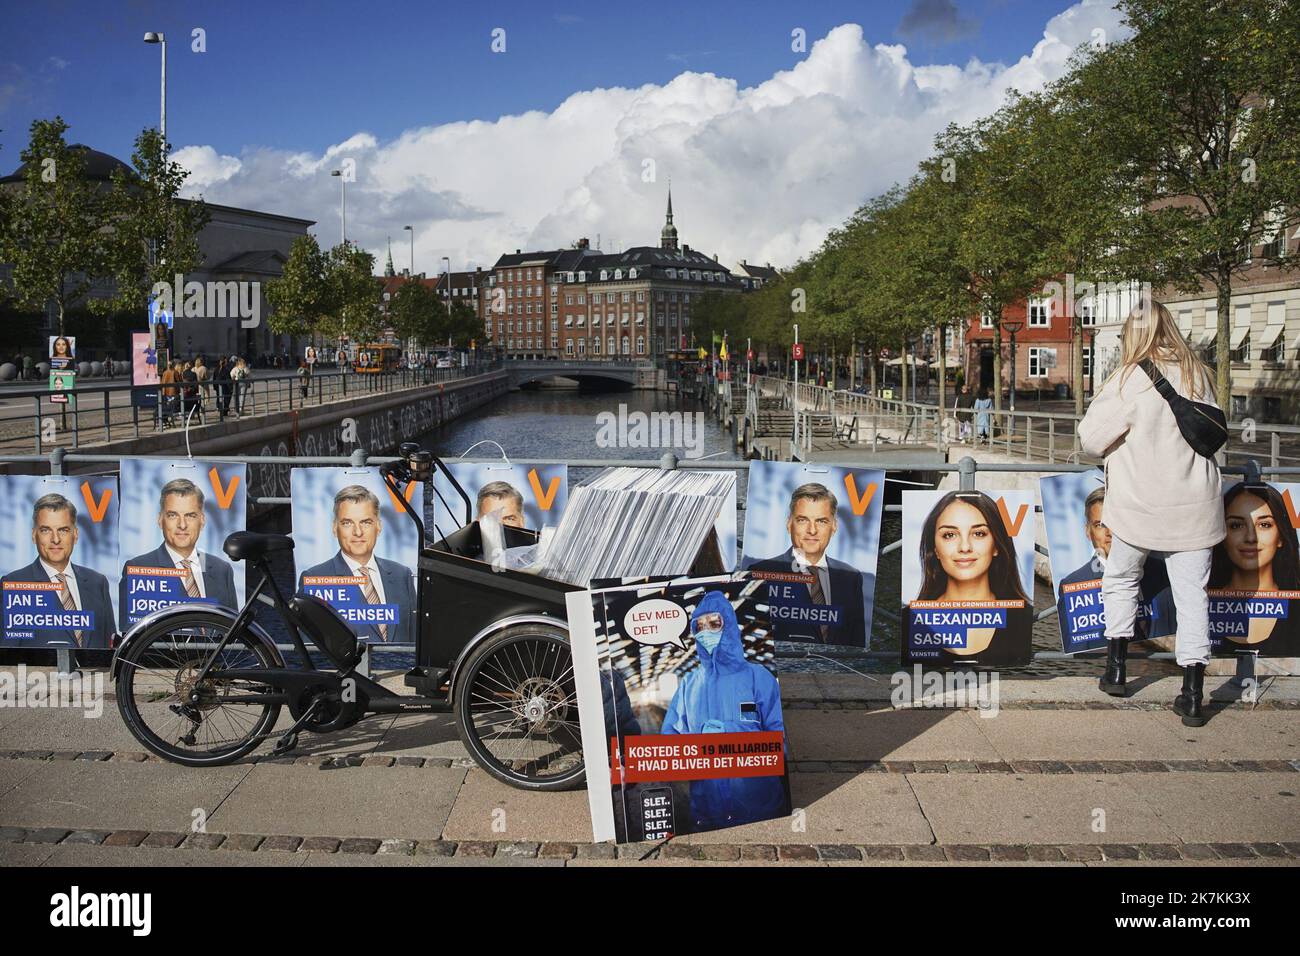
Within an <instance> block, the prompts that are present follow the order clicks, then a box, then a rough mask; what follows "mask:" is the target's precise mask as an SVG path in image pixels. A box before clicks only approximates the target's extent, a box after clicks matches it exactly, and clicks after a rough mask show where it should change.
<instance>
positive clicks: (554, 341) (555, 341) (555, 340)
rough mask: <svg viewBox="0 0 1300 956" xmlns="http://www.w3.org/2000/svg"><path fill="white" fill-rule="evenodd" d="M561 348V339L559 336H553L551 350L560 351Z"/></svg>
mask: <svg viewBox="0 0 1300 956" xmlns="http://www.w3.org/2000/svg"><path fill="white" fill-rule="evenodd" d="M559 347H560V337H559V336H558V335H552V336H551V348H553V349H558V348H559Z"/></svg>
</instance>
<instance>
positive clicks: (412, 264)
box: [402, 226, 415, 279]
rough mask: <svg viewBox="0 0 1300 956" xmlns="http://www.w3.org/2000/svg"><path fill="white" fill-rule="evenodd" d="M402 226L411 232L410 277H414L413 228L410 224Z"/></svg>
mask: <svg viewBox="0 0 1300 956" xmlns="http://www.w3.org/2000/svg"><path fill="white" fill-rule="evenodd" d="M402 228H403V229H405V230H406V231H407V232H409V233H410V234H411V276H410V277H411V278H412V279H414V278H415V230H414V229H412V228H411V227H410V226H403V227H402Z"/></svg>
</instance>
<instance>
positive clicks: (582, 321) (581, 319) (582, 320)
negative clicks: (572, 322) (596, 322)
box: [578, 315, 587, 329]
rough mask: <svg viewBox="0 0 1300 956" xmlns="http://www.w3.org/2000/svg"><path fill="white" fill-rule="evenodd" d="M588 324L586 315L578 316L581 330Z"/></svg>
mask: <svg viewBox="0 0 1300 956" xmlns="http://www.w3.org/2000/svg"><path fill="white" fill-rule="evenodd" d="M586 324H587V317H586V316H585V315H580V316H578V328H580V329H581V328H584V327H585V326H586Z"/></svg>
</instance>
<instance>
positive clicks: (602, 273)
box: [600, 269, 609, 282]
mask: <svg viewBox="0 0 1300 956" xmlns="http://www.w3.org/2000/svg"><path fill="white" fill-rule="evenodd" d="M608 278H609V271H608V270H607V269H601V270H600V281H601V282H604V281H605V280H606V279H608Z"/></svg>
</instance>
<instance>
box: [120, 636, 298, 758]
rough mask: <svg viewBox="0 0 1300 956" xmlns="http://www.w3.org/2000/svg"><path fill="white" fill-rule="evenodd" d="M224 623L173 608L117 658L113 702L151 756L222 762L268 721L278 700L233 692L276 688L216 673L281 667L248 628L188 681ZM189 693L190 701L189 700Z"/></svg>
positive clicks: (252, 740) (253, 740)
mask: <svg viewBox="0 0 1300 956" xmlns="http://www.w3.org/2000/svg"><path fill="white" fill-rule="evenodd" d="M229 626H230V620H229V619H228V618H226V617H222V616H221V615H218V614H213V613H211V612H208V611H194V612H193V613H190V614H181V615H177V616H176V617H174V618H170V619H168V620H166V621H160V622H158V623H157V624H156V625H154V626H153V627H151V628H149V629H148V630H147V631H145V633H144V634H142V635H141V636H140V637H139V638H137V639H136V640H135V641H133V642H132V644H131V646H130V647H129V648H128V649H127V652H126V654H125V655H124V656H123V657H122V658H121V659H120V660H119V662H118V666H119V673H118V678H117V708H118V710H119V711H120V712H121V714H122V719H123V720H125V721H126V726H127V729H128V730H130V731H131V733H132V734H133V735H134V736H135V738H136V739H137V740H138V741H140V743H142V744H144V745H145V746H146V747H147V748H149V749H150V750H151V751H153V752H154V753H156V754H157V755H158V756H160V757H162V758H164V759H166V760H171V761H173V762H174V763H179V764H184V765H185V766H187V767H212V766H217V765H219V764H225V763H230V762H231V761H233V760H237V759H239V758H240V757H242V756H244V755H245V754H247V753H249V752H250V751H251V750H253V749H254V748H255V747H256V746H257V745H258V743H259V742H260V739H261V735H262V734H265V733H267V732H268V731H270V730H271V728H272V727H274V726H275V722H276V720H277V719H278V718H279V716H280V705H279V704H271V703H263V702H249V703H240V702H239V700H238V698H240V697H241V696H244V695H248V694H268V693H274V692H275V690H276V688H274V687H272V686H271V685H270V684H267V683H263V682H260V681H256V680H249V679H247V678H241V679H238V680H231V679H223V678H222V677H221V671H223V670H230V669H233V668H240V669H253V668H272V667H279V666H281V664H280V662H279V661H278V660H277V659H276V654H275V651H274V650H273V649H271V648H269V647H267V645H266V644H264V643H263V642H262V641H261V640H260V639H258V638H257V637H256V636H254V635H253V634H252V633H250V632H249V631H247V630H244V631H242V632H239V633H236V634H234V635H233V636H232V637H231V639H230V642H229V643H228V644H227V645H226V647H225V648H223V649H222V651H221V653H220V654H218V655H217V659H216V661H215V662H214V663H213V667H212V671H211V672H210V673H209V675H208V676H207V677H205V678H204V679H203V680H202V681H200V682H197V683H196V682H195V678H196V677H197V675H198V672H199V670H200V669H201V668H202V666H203V664H204V663H205V662H206V661H207V659H208V658H209V656H211V654H212V652H213V650H214V649H215V648H216V645H217V642H218V641H219V640H220V639H221V636H222V635H223V634H224V633H225V632H226V630H227V628H229ZM196 692H197V693H198V695H199V700H198V701H197V702H195V701H193V700H192V699H191V697H192V696H193V694H194V693H196Z"/></svg>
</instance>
